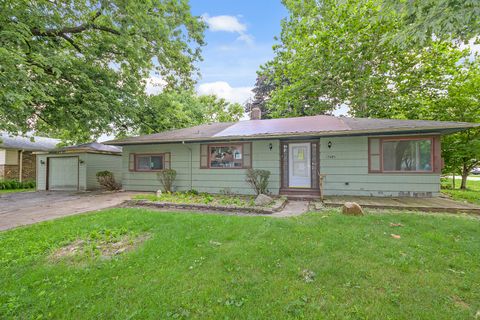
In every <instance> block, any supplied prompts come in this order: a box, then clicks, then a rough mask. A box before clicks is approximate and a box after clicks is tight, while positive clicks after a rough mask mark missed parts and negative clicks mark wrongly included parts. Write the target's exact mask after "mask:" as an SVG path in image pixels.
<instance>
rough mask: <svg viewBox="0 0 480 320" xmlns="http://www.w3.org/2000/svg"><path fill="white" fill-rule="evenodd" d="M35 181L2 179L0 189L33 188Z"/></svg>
mask: <svg viewBox="0 0 480 320" xmlns="http://www.w3.org/2000/svg"><path fill="white" fill-rule="evenodd" d="M33 188H35V181H33V180H31V181H22V182H20V181H18V180H0V190H16V189H33Z"/></svg>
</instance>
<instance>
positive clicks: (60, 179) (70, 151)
mask: <svg viewBox="0 0 480 320" xmlns="http://www.w3.org/2000/svg"><path fill="white" fill-rule="evenodd" d="M37 167H38V169H37V190H51V191H60V190H69V191H71V190H79V191H86V190H96V189H99V188H100V185H99V184H98V182H97V177H96V174H97V172H99V171H105V170H108V171H111V172H112V173H113V174H114V176H115V179H116V181H117V182H121V177H122V175H121V168H122V148H120V147H115V146H106V145H104V144H101V143H97V142H93V143H86V144H79V145H76V146H69V147H64V148H61V149H57V150H54V151H51V152H47V153H37Z"/></svg>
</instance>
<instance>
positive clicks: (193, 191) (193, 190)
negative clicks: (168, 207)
mask: <svg viewBox="0 0 480 320" xmlns="http://www.w3.org/2000/svg"><path fill="white" fill-rule="evenodd" d="M185 194H187V195H190V196H198V195H199V194H200V192H198V190H195V189H190V190H188V191H185Z"/></svg>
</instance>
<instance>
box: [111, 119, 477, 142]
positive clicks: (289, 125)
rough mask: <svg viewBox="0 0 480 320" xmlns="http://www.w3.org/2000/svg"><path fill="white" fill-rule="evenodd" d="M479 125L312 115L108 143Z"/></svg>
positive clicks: (444, 129) (215, 125)
mask: <svg viewBox="0 0 480 320" xmlns="http://www.w3.org/2000/svg"><path fill="white" fill-rule="evenodd" d="M477 126H480V124H473V123H466V122H449V121H448V122H447V121H427V120H391V119H366V118H346V117H334V116H325V115H319V116H310V117H298V118H281V119H265V120H248V121H240V122H236V123H212V124H205V125H200V126H196V127H192V128H186V129H178V130H171V131H166V132H161V133H156V134H150V135H144V136H138V137H130V138H125V139H119V140H111V141H108V142H105V143H106V144H112V145H126V144H144V143H167V142H183V141H185V142H188V141H222V140H235V139H262V138H268V137H319V136H342V135H361V134H388V133H402V132H403V133H422V132H438V133H451V132H455V131H460V130H465V129H469V128H473V127H477Z"/></svg>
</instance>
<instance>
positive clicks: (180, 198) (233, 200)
mask: <svg viewBox="0 0 480 320" xmlns="http://www.w3.org/2000/svg"><path fill="white" fill-rule="evenodd" d="M133 198H134V199H145V200H150V201H159V202H170V203H186V204H209V205H221V206H237V207H253V206H255V202H254V198H253V197H248V196H235V195H221V194H215V195H213V194H209V193H200V194H192V193H189V192H175V193H162V194H161V196H159V197H157V196H156V195H155V194H139V195H136V196H134V197H133Z"/></svg>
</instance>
